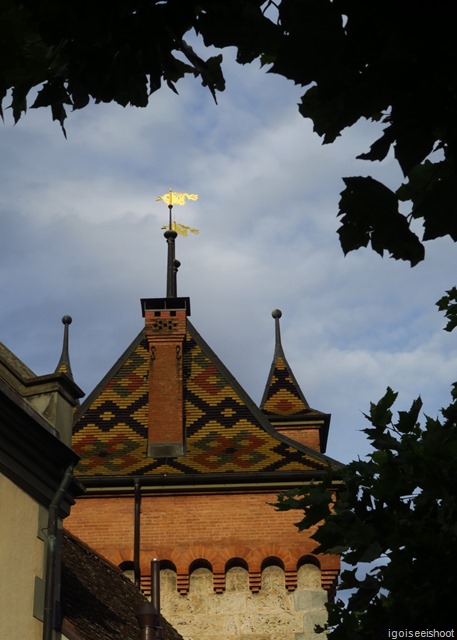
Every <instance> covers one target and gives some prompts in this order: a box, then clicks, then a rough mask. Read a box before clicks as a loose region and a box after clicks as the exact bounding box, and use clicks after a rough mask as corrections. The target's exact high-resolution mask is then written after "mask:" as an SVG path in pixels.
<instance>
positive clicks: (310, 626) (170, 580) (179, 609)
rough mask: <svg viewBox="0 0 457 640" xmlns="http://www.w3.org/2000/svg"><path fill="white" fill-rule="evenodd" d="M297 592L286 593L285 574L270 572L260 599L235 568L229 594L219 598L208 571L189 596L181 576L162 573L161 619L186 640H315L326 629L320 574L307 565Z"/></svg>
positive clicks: (195, 579)
mask: <svg viewBox="0 0 457 640" xmlns="http://www.w3.org/2000/svg"><path fill="white" fill-rule="evenodd" d="M297 587H298V588H297V589H296V590H295V591H294V592H288V591H287V590H286V588H285V578H284V571H283V570H282V568H280V567H278V566H269V567H266V568H265V569H264V570H263V571H262V585H261V589H260V590H259V592H258V593H252V591H251V590H250V589H249V580H248V572H247V570H246V569H244V568H243V567H232V568H231V569H229V570H228V571H227V574H226V588H225V591H224V592H223V593H215V592H214V589H213V576H212V573H211V571H210V570H209V569H206V568H204V567H201V568H198V569H196V570H194V571H193V572H192V574H191V576H190V584H189V591H188V593H187V595H180V594H179V593H178V592H177V590H176V573H175V572H174V571H173V570H171V569H165V570H162V571H161V590H162V594H161V601H162V613H163V615H164V616H165V617H166V618H167V619H168V620H169V622H171V624H172V625H173V626H174V627H175V628H176V629H177V630H178V631H179V632H180V633H181V634H182V635H183V637H184V638H185V639H186V640H315V639H316V638H317V637H320V638H322V636H316V634H315V632H314V627H315V625H316V624H321V625H323V624H324V623H325V616H326V612H325V607H324V605H325V602H326V601H327V593H326V592H325V591H324V590H323V589H322V588H321V576H320V570H319V569H318V567H316V566H314V565H310V564H307V565H304V566H302V567H301V568H300V569H299V571H298V584H297Z"/></svg>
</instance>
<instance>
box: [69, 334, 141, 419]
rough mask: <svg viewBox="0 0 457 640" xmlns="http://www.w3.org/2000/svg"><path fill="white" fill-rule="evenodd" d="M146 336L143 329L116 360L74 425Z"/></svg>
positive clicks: (79, 413) (85, 404)
mask: <svg viewBox="0 0 457 640" xmlns="http://www.w3.org/2000/svg"><path fill="white" fill-rule="evenodd" d="M144 336H145V330H144V327H143V329H141V331H140V333H139V334H138V335H137V336H136V338H135V339H134V340H132V342H131V343H130V344H129V346H128V347H127V348H126V349H125V351H124V352H123V353H122V355H121V356H120V357H119V358H118V359H117V360H116V362H115V363H114V364H113V366H112V367H111V368H110V369H109V370H108V372H107V373H106V374H105V375H104V376H103V378H102V379H101V380H100V382H99V383H98V384H97V385H96V387H94V389H93V390H92V391H91V393H89V395H88V396H87V397H86V399H85V400H84V402H83V403H82V404H81V406H80V407H79V409H78V411H76V412H75V417H74V420H73V424H75V423H76V422H78V420H79V419H80V418H81V417H82V416H83V415H84V414H85V413H86V411H87V410H88V409H89V408H90V406H91V405H92V403H93V401H94V400H95V399H96V398H97V397H98V396H99V395H100V393H101V391H103V389H104V388H105V387H106V385H107V384H108V382H109V381H110V379H111V378H112V377H113V375H114V374H115V373H116V372H117V371H118V370H119V369H120V368H121V367H122V365H123V364H124V362H126V360H127V359H128V358H129V356H130V355H131V354H132V353H133V351H134V350H135V349H136V347H137V346H138V345H139V344H140V342H141V341H142V340H143V338H144Z"/></svg>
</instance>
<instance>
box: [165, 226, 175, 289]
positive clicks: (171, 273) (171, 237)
mask: <svg viewBox="0 0 457 640" xmlns="http://www.w3.org/2000/svg"><path fill="white" fill-rule="evenodd" d="M163 235H164V237H165V239H166V241H167V245H168V256H167V298H176V271H175V269H176V266H175V262H176V260H175V240H176V237H177V235H178V234H177V233H176V231H173V230H172V229H167V230H166V231H165V233H164V234H163Z"/></svg>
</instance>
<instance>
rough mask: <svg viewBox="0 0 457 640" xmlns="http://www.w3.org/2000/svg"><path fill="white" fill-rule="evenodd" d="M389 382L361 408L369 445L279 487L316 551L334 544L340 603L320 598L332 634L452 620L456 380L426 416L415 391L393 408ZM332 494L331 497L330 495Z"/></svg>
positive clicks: (281, 504) (339, 636)
mask: <svg viewBox="0 0 457 640" xmlns="http://www.w3.org/2000/svg"><path fill="white" fill-rule="evenodd" d="M396 398H397V394H396V393H394V392H393V391H392V390H391V389H390V388H389V389H387V392H386V394H385V395H384V397H383V398H382V399H381V400H380V401H379V402H378V403H376V404H373V403H372V404H371V406H370V411H369V413H368V414H367V415H366V418H367V419H368V421H369V423H370V426H369V427H368V428H366V429H365V430H364V431H365V433H366V435H367V437H368V439H369V440H370V442H371V445H372V449H373V450H372V453H371V454H370V455H369V456H368V458H367V459H366V460H356V461H353V462H351V463H350V464H349V465H347V466H346V467H345V468H344V470H343V472H342V482H343V485H342V487H341V488H340V489H338V490H337V495H336V497H335V478H334V477H333V475H332V473H331V472H329V474H328V476H327V477H326V479H325V480H324V481H323V482H322V483H321V484H319V485H315V486H313V487H311V488H310V489H306V488H305V489H303V490H301V491H300V492H299V493H298V494H297V493H295V494H294V493H289V494H282V495H281V496H279V500H278V504H277V507H278V508H279V509H302V510H303V512H304V517H303V519H302V520H301V522H300V523H299V524H298V526H299V528H300V529H307V528H310V527H314V528H315V527H316V526H317V525H320V526H319V527H318V528H317V530H316V532H315V533H314V534H313V535H312V538H313V539H314V540H315V541H316V542H317V545H318V546H317V549H316V551H317V552H320V553H341V555H342V560H343V562H344V564H345V565H346V566H347V567H348V568H347V569H346V570H344V571H343V573H342V575H341V585H340V589H343V590H344V589H350V590H351V595H350V597H349V600H348V603H347V605H345V604H344V603H343V602H341V601H337V602H336V603H333V604H331V605H329V627H330V629H331V633H330V635H329V637H330V638H331V640H343V639H344V640H347V639H349V638H352V639H353V638H355V639H357V638H360V639H362V638H364V639H365V638H386V637H387V630H388V629H405V628H409V629H416V630H420V629H427V628H434V627H435V628H438V629H448V628H451V627H452V624H453V623H454V622H455V612H454V594H453V584H454V567H455V566H457V467H456V464H455V460H456V457H457V385H454V386H453V398H452V401H451V403H450V405H449V406H448V407H447V408H446V409H443V412H442V413H443V417H444V420H441V421H440V420H437V419H431V418H428V417H426V418H425V424H424V425H423V426H421V425H420V424H419V422H418V420H419V414H420V411H421V407H422V402H421V399H420V398H417V399H416V400H415V401H414V402H413V403H412V405H411V407H410V409H409V410H408V411H400V412H399V413H398V415H397V416H396V417H395V418H394V416H393V413H392V405H393V404H394V402H395V400H396ZM332 495H333V496H334V499H333V502H331V497H332Z"/></svg>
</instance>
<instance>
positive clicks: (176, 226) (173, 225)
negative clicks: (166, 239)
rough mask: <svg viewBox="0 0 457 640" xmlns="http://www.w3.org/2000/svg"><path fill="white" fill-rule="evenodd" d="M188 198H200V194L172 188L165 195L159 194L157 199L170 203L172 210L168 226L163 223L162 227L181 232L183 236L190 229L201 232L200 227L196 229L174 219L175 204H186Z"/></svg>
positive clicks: (169, 206) (192, 231) (193, 231)
mask: <svg viewBox="0 0 457 640" xmlns="http://www.w3.org/2000/svg"><path fill="white" fill-rule="evenodd" d="M186 198H187V199H188V200H198V195H197V194H196V193H180V192H178V191H172V190H171V189H170V191H169V192H168V193H165V194H164V195H163V196H157V198H156V200H163V201H164V202H165V204H167V205H168V209H169V210H170V220H169V223H168V227H167V226H166V225H163V226H162V229H167V228H168V229H170V230H171V231H176V233H179V235H181V236H187V234H188V233H189V231H190V232H191V233H200V231H199V230H198V229H195V227H188V226H187V225H185V224H180V223H179V222H176V220H172V217H171V210H172V208H173V205H175V204H179V205H184V204H186Z"/></svg>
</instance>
